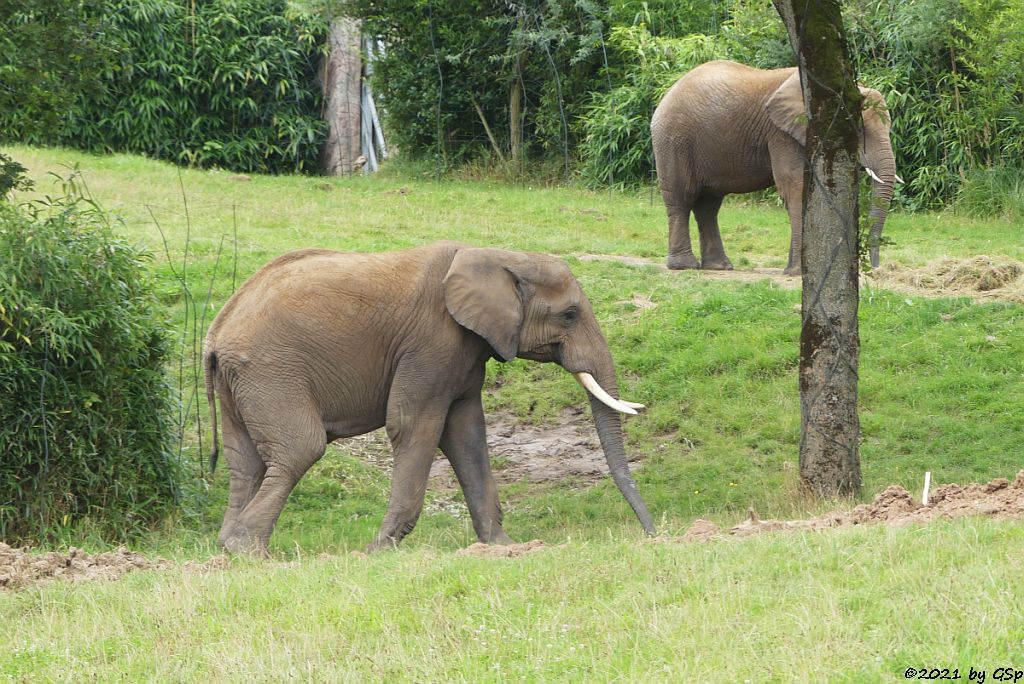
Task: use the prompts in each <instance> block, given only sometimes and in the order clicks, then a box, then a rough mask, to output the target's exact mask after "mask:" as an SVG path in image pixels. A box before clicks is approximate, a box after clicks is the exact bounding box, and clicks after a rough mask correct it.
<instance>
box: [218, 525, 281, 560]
mask: <svg viewBox="0 0 1024 684" xmlns="http://www.w3.org/2000/svg"><path fill="white" fill-rule="evenodd" d="M218 541H219V542H220V545H221V547H222V548H223V549H224V550H225V551H227V552H228V553H230V554H233V555H235V556H253V557H254V558H270V551H269V549H268V548H267V542H266V541H265V540H262V539H260V538H258V537H255V536H253V535H251V534H249V533H248V532H247V531H246V530H244V529H239V528H238V527H236V528H235V529H234V530H233V531H232V533H231V534H229V535H228V536H227V537H225V538H224V539H223V540H218Z"/></svg>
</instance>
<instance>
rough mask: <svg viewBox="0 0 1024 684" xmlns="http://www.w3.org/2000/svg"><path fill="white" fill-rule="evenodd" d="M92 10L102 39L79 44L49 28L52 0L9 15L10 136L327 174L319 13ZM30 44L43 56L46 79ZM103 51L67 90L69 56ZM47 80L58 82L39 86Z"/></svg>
mask: <svg viewBox="0 0 1024 684" xmlns="http://www.w3.org/2000/svg"><path fill="white" fill-rule="evenodd" d="M2 1H6V0H2ZM81 1H82V2H85V1H86V0H81ZM88 2H89V3H91V4H90V5H88V6H87V7H85V9H81V10H80V14H81V15H82V16H84V17H86V18H90V17H92V18H91V19H89V20H90V21H91V23H90V24H87V26H89V27H92V30H91V31H87V30H86V28H82V27H74V30H72V31H70V33H68V34H67V35H65V34H63V33H61V32H60V31H52V30H49V28H48V27H50V26H51V24H52V23H53V21H54V19H53V18H52V17H51V16H50V15H49V14H44V11H50V10H51V9H52V8H50V4H51V3H52V0H28V2H27V3H24V6H25V7H26V9H23V10H13V11H7V12H6V13H4V14H2V15H0V23H2V25H3V31H2V32H0V35H2V36H5V38H3V40H4V47H5V48H7V49H5V50H4V51H3V56H0V79H3V80H0V85H2V86H4V87H2V88H0V92H6V96H7V98H8V99H9V101H10V104H11V106H9V107H3V108H2V109H0V131H3V133H0V135H2V136H3V137H4V138H6V139H7V140H20V141H23V142H30V143H36V144H69V145H74V146H77V147H82V148H85V149H90V150H101V151H112V150H121V151H131V152H141V153H145V154H148V155H152V156H156V157H160V158H164V159H169V160H172V161H175V162H178V163H187V164H190V165H195V166H221V167H225V168H229V169H234V170H238V171H261V172H283V171H308V170H315V169H316V167H317V163H318V156H319V152H320V147H321V145H322V143H323V138H324V135H325V131H326V125H325V124H324V122H323V121H322V120H321V118H320V115H321V112H320V108H321V100H322V97H321V94H320V90H319V84H318V82H317V68H318V66H319V58H320V51H321V50H322V48H323V45H324V35H325V31H326V24H325V23H324V22H323V20H322V19H320V18H319V15H316V14H312V13H308V12H300V11H298V10H295V9H291V8H289V7H288V6H287V5H286V3H285V2H284V0H212V1H210V2H202V3H194V2H186V1H185V0H88ZM55 4H60V5H63V3H55ZM51 14H53V15H54V16H55V17H58V18H59V22H64V21H65V18H64V17H63V16H61V15H60V13H59V12H58V11H57V10H53V11H52V12H51ZM97 15H99V18H96V17H97ZM61 25H62V23H58V26H61ZM8 29H12V30H8ZM13 29H17V30H13ZM26 46H29V47H31V48H32V49H33V50H35V49H38V52H39V54H38V55H36V56H35V57H33V58H32V61H31V64H32V65H33V69H32V70H30V69H29V68H28V67H27V66H25V65H24V64H23V63H27V62H28V61H29V59H28V57H24V56H22V55H23V52H22V49H23V48H25V47H26ZM97 46H102V47H103V50H102V51H100V54H102V55H104V56H105V59H104V61H103V62H102V63H100V62H99V58H98V57H90V58H89V60H86V59H85V58H84V57H83V58H80V59H76V60H75V61H73V62H71V64H72V68H70V69H66V70H67V71H69V73H70V74H77V75H78V76H77V80H74V79H72V78H71V76H68V77H61V78H58V77H59V76H60V75H61V74H62V73H63V72H64V71H65V69H64V66H63V65H64V60H65V59H66V57H65V56H64V55H65V53H66V51H67V50H72V57H74V55H75V54H77V53H78V52H80V53H82V54H83V55H90V54H92V53H91V52H90V50H91V49H92V48H96V47H97ZM87 48H88V49H87ZM30 54H34V53H30ZM4 60H11V61H10V62H9V63H8V64H4V63H3V61H4ZM37 72H39V73H43V74H50V76H49V80H45V79H44V80H42V81H35V79H34V74H36V73H37ZM3 74H8V76H3ZM66 81H71V82H70V83H66ZM37 91H40V92H41V93H42V94H41V95H38V96H37V95H36V93H37Z"/></svg>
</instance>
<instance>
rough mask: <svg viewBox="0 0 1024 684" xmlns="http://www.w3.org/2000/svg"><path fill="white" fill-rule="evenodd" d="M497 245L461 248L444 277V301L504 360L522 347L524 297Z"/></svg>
mask: <svg viewBox="0 0 1024 684" xmlns="http://www.w3.org/2000/svg"><path fill="white" fill-rule="evenodd" d="M502 254H503V253H502V252H501V251H500V250H496V249H475V248H467V249H460V250H459V251H458V252H456V254H455V258H454V259H453V260H452V265H451V268H449V269H448V274H447V275H446V276H445V277H444V301H445V306H446V307H447V308H448V313H450V314H451V315H452V318H454V319H455V320H456V321H457V322H458V323H459V325H461V326H462V327H464V328H468V329H469V330H472V331H473V332H475V333H476V334H477V335H480V336H481V337H483V338H484V339H485V340H487V342H488V343H489V344H490V345H491V347H493V348H494V351H495V352H497V354H498V356H499V357H500V358H501V360H502V361H511V360H512V359H514V358H515V356H516V352H517V351H518V350H519V330H520V328H521V327H522V324H523V299H522V289H521V286H520V284H519V279H518V278H517V277H516V276H515V275H514V274H513V273H512V271H510V270H509V269H508V268H507V266H506V263H505V262H506V260H505V259H503V258H502Z"/></svg>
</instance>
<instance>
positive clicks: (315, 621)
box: [0, 520, 1024, 682]
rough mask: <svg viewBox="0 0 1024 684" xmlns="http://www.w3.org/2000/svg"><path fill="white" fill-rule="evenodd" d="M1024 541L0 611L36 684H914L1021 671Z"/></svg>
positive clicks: (239, 576) (245, 568) (212, 590)
mask: <svg viewBox="0 0 1024 684" xmlns="http://www.w3.org/2000/svg"><path fill="white" fill-rule="evenodd" d="M1022 543H1024V529H1022V528H1021V526H1020V525H1019V524H1011V523H1007V522H997V521H988V520H969V521H959V522H956V523H946V522H939V523H936V524H933V525H929V526H926V527H918V526H912V527H906V528H900V529H885V528H878V527H876V528H856V529H849V530H841V531H833V532H829V533H814V532H807V533H798V534H766V535H762V536H760V537H756V538H752V539H748V540H743V541H723V542H714V543H710V544H676V543H663V544H638V543H636V542H635V541H632V540H628V541H621V540H620V541H616V540H606V541H592V542H571V543H569V544H565V545H561V546H556V547H553V548H549V549H543V550H541V551H538V552H535V553H533V554H531V555H528V556H524V557H521V558H518V559H514V560H509V559H482V558H464V557H458V556H455V555H453V554H450V553H439V552H437V551H435V550H431V549H428V548H422V547H421V548H416V549H403V550H400V551H398V552H395V553H388V554H378V555H375V556H373V557H370V558H366V557H357V556H353V555H342V556H331V557H325V558H317V557H316V556H305V557H301V558H299V559H298V560H297V561H295V562H293V563H284V564H282V563H277V564H273V563H271V564H267V563H259V562H252V561H245V560H238V561H235V562H234V563H233V564H232V566H231V567H230V568H229V569H228V570H225V571H216V572H210V573H199V572H196V571H192V570H188V569H172V570H164V571H159V572H140V573H135V574H132V575H129V576H127V577H125V578H124V579H123V580H121V581H118V582H112V583H104V582H95V583H89V584H87V585H75V584H66V583H58V584H54V585H50V586H45V587H42V588H33V589H28V590H25V591H21V592H18V593H3V594H0V615H2V616H3V617H4V618H5V624H6V625H7V627H6V629H5V630H4V631H5V633H4V635H3V637H0V638H3V639H4V640H5V641H6V648H0V675H9V676H10V677H12V678H13V679H15V680H17V679H18V678H19V677H22V676H31V678H32V679H33V680H34V681H54V680H57V681H64V680H67V679H88V680H93V681H133V682H135V681H161V682H162V681H217V682H247V681H282V680H300V681H389V682H393V681H402V682H405V681H409V682H450V681H456V682H484V681H487V682H491V681H493V682H501V681H579V682H590V681H628V682H640V681H642V682H682V681H716V682H717V681H736V682H743V681H752V682H762V681H775V682H792V681H830V682H843V681H851V682H877V681H900V680H902V679H903V674H904V672H905V670H906V668H908V667H916V668H924V667H928V668H930V667H939V668H942V667H949V668H955V667H959V668H961V671H962V678H963V680H964V681H966V680H967V670H968V668H969V667H971V666H973V667H975V668H985V669H987V670H988V671H989V672H990V673H991V672H992V670H993V669H994V668H996V667H1000V666H1006V665H1012V664H1017V665H1018V667H1019V666H1020V665H1019V663H1020V656H1021V648H1022V646H1024V644H1022V643H1021V641H1022V639H1024V633H1022V632H1021V629H1020V626H1021V625H1022V624H1024V609H1022V606H1024V583H1021V582H1020V581H1019V578H1020V576H1021V573H1022V572H1024V562H1022V560H1021V555H1020V553H1019V552H1018V551H1019V548H1020V546H1021V544H1022Z"/></svg>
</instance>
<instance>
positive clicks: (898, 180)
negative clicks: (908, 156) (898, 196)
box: [896, 174, 904, 183]
mask: <svg viewBox="0 0 1024 684" xmlns="http://www.w3.org/2000/svg"><path fill="white" fill-rule="evenodd" d="M896 182H897V183H902V182H904V181H903V179H902V178H900V176H899V174H896Z"/></svg>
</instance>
